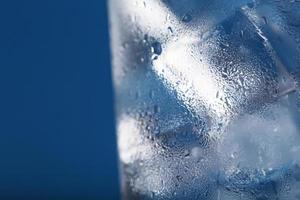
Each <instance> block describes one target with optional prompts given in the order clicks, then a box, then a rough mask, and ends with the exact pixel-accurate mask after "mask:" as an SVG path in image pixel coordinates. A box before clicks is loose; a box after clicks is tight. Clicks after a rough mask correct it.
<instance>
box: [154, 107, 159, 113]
mask: <svg viewBox="0 0 300 200" xmlns="http://www.w3.org/2000/svg"><path fill="white" fill-rule="evenodd" d="M153 109H154V113H159V112H160V107H159V106H158V105H155V106H154V108H153Z"/></svg>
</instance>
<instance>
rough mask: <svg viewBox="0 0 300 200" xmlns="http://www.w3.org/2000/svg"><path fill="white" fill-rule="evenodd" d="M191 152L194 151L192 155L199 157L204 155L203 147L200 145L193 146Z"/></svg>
mask: <svg viewBox="0 0 300 200" xmlns="http://www.w3.org/2000/svg"><path fill="white" fill-rule="evenodd" d="M191 153H192V156H193V157H194V158H197V159H199V158H201V157H202V149H201V148H200V147H194V148H192V151H191Z"/></svg>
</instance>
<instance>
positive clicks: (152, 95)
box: [149, 90, 155, 99]
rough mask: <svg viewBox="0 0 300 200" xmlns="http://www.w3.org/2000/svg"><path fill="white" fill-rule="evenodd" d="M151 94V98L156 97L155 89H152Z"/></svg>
mask: <svg viewBox="0 0 300 200" xmlns="http://www.w3.org/2000/svg"><path fill="white" fill-rule="evenodd" d="M149 96H150V98H151V99H154V97H155V92H154V90H150V93H149Z"/></svg>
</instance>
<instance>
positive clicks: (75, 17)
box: [0, 0, 119, 200]
mask: <svg viewBox="0 0 300 200" xmlns="http://www.w3.org/2000/svg"><path fill="white" fill-rule="evenodd" d="M107 25H108V24H107V10H106V2H105V1H103V0H6V1H4V0H3V1H0V94H1V96H0V199H64V200H66V199H76V200H77V199H78V200H79V199H80V200H81V199H82V200H83V199H84V200H89V199H116V198H117V197H118V196H119V187H118V178H117V158H116V144H115V133H114V118H113V117H114V116H113V93H112V85H111V72H110V57H109V56H110V55H109V54H110V52H109V38H108V28H107Z"/></svg>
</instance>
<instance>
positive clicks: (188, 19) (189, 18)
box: [181, 13, 192, 23]
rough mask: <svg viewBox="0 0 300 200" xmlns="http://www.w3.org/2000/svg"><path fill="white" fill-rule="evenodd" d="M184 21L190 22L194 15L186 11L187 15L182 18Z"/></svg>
mask: <svg viewBox="0 0 300 200" xmlns="http://www.w3.org/2000/svg"><path fill="white" fill-rule="evenodd" d="M181 20H182V21H183V22H186V23H187V22H190V21H191V20H192V16H191V15H190V14H188V13H186V14H185V15H183V17H182V19H181Z"/></svg>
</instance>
